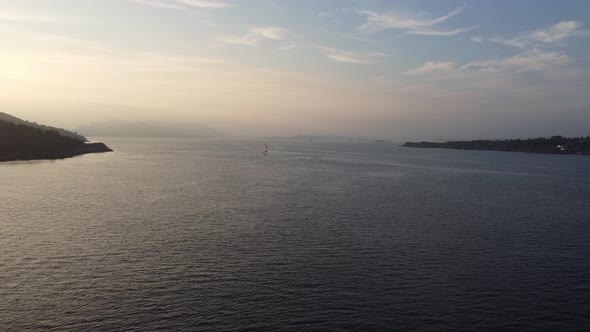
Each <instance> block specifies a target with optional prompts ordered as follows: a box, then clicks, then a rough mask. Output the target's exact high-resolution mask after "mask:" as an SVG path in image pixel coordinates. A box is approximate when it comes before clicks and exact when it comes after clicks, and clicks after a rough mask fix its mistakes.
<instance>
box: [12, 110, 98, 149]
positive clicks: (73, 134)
mask: <svg viewBox="0 0 590 332" xmlns="http://www.w3.org/2000/svg"><path fill="white" fill-rule="evenodd" d="M0 120H3V121H6V122H10V123H14V124H17V125H25V126H28V127H34V128H38V129H41V130H43V131H57V132H58V133H59V134H60V135H61V136H65V137H71V138H74V139H77V140H80V141H83V142H87V141H88V139H86V137H84V136H82V135H80V134H78V133H77V132H73V131H70V130H66V129H63V128H57V127H52V126H46V125H42V124H38V123H36V122H31V121H26V120H23V119H20V118H17V117H16V116H13V115H10V114H7V113H4V112H0Z"/></svg>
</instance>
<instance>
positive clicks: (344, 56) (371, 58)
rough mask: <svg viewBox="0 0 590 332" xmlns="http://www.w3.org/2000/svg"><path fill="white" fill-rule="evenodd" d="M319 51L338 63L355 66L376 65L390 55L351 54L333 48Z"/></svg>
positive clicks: (324, 48)
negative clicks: (379, 60)
mask: <svg viewBox="0 0 590 332" xmlns="http://www.w3.org/2000/svg"><path fill="white" fill-rule="evenodd" d="M317 49H319V50H320V51H322V53H324V55H325V56H326V57H328V58H329V59H332V60H334V61H336V62H342V63H353V64H368V63H375V62H377V61H378V59H379V58H382V57H387V56H389V55H388V54H384V53H368V54H361V53H355V52H349V51H344V50H340V49H337V48H331V47H323V46H317Z"/></svg>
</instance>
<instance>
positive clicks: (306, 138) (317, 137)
mask: <svg viewBox="0 0 590 332" xmlns="http://www.w3.org/2000/svg"><path fill="white" fill-rule="evenodd" d="M262 138H263V139H265V138H266V139H283V140H295V141H296V140H300V141H320V142H322V141H325V142H376V143H385V142H389V141H385V140H381V139H379V140H374V139H369V138H358V137H347V136H336V135H296V136H269V137H262Z"/></svg>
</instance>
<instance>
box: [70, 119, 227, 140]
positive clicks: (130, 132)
mask: <svg viewBox="0 0 590 332" xmlns="http://www.w3.org/2000/svg"><path fill="white" fill-rule="evenodd" d="M77 131H79V132H81V133H84V135H87V136H94V137H146V138H201V137H223V136H227V134H226V133H224V132H222V131H219V130H215V129H212V128H209V127H206V126H204V125H202V124H198V123H165V122H142V121H135V122H132V121H109V122H97V123H91V124H89V125H85V126H81V127H79V128H77Z"/></svg>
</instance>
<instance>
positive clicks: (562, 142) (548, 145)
mask: <svg viewBox="0 0 590 332" xmlns="http://www.w3.org/2000/svg"><path fill="white" fill-rule="evenodd" d="M402 146H403V147H408V148H431V149H453V150H482V151H505V152H527V153H549V154H577V155H590V136H586V137H572V138H568V137H563V136H552V137H550V138H545V137H539V138H530V139H508V140H474V141H449V142H444V143H436V142H406V143H404V144H403V145H402Z"/></svg>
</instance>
